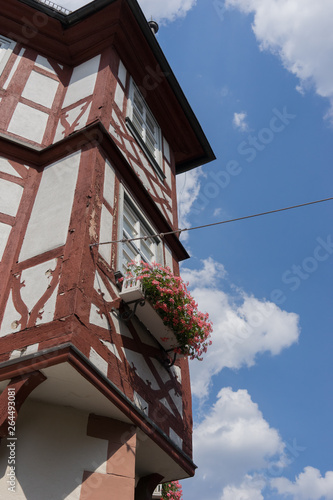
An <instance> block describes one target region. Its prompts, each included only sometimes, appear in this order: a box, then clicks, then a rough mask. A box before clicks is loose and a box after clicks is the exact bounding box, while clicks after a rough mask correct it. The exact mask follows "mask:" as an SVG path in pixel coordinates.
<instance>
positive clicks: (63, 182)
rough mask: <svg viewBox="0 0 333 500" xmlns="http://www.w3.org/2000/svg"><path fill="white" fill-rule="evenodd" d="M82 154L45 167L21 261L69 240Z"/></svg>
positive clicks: (75, 154) (76, 153)
mask: <svg viewBox="0 0 333 500" xmlns="http://www.w3.org/2000/svg"><path fill="white" fill-rule="evenodd" d="M80 157H81V153H80V152H79V151H77V152H75V153H73V154H72V155H70V156H68V157H67V158H63V159H61V160H59V161H57V162H55V163H53V164H52V165H49V166H48V167H46V168H45V170H44V172H43V175H42V180H41V183H40V186H39V189H38V193H37V196H36V199H35V203H34V206H33V209H32V213H31V217H30V221H29V224H28V227H27V231H26V234H25V237H24V241H23V245H22V249H21V253H20V257H19V261H20V262H22V261H23V260H26V259H29V258H30V257H33V256H35V255H39V254H42V253H43V252H46V251H48V250H52V249H54V248H57V247H59V246H61V245H64V244H65V243H66V240H67V234H68V226H69V222H70V217H71V211H72V205H73V200H74V193H75V187H76V181H77V176H78V171H79V164H80Z"/></svg>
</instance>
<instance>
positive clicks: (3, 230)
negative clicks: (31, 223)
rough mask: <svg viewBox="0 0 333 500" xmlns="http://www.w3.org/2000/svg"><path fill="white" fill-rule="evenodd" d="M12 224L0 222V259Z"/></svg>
mask: <svg viewBox="0 0 333 500" xmlns="http://www.w3.org/2000/svg"><path fill="white" fill-rule="evenodd" d="M11 230H12V226H8V224H3V223H2V222H0V261H1V259H2V257H3V253H4V251H5V248H6V245H7V241H8V238H9V235H10V232H11Z"/></svg>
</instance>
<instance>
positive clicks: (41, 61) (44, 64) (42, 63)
mask: <svg viewBox="0 0 333 500" xmlns="http://www.w3.org/2000/svg"><path fill="white" fill-rule="evenodd" d="M35 64H36V66H38V67H39V68H42V69H45V70H46V71H49V72H50V73H53V74H54V75H55V74H56V72H55V71H54V69H53V68H52V66H51V64H50V63H49V61H48V60H47V59H46V57H43V56H37V59H36V63H35Z"/></svg>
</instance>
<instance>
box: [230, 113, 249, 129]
mask: <svg viewBox="0 0 333 500" xmlns="http://www.w3.org/2000/svg"><path fill="white" fill-rule="evenodd" d="M246 118H247V114H246V113H244V111H242V112H241V113H234V118H233V120H232V123H233V126H234V127H235V128H236V129H238V130H240V131H241V132H246V131H247V130H248V128H249V127H248V124H247V122H246Z"/></svg>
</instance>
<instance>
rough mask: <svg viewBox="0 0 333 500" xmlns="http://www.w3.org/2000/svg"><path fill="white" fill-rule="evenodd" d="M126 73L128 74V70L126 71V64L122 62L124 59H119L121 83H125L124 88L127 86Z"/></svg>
mask: <svg viewBox="0 0 333 500" xmlns="http://www.w3.org/2000/svg"><path fill="white" fill-rule="evenodd" d="M126 74H127V71H126V68H125V66H124V64H123V63H122V61H119V68H118V78H119V80H120V81H121V83H122V84H123V87H124V88H125V87H126Z"/></svg>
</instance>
